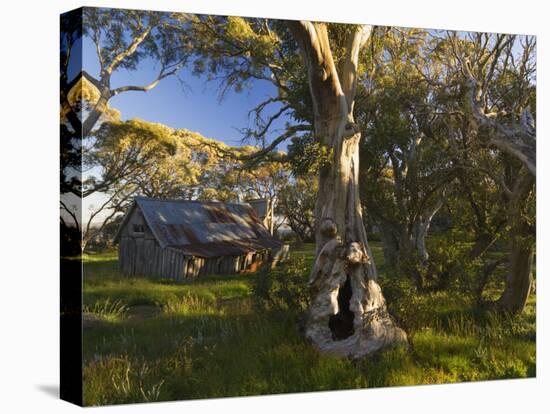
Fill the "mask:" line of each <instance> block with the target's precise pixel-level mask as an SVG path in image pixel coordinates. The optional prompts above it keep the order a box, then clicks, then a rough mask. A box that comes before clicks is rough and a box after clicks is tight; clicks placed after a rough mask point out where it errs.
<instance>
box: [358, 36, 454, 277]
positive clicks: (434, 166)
mask: <svg viewBox="0 0 550 414" xmlns="http://www.w3.org/2000/svg"><path fill="white" fill-rule="evenodd" d="M428 43H429V34H428V32H426V31H424V30H419V29H401V28H388V29H387V30H386V31H385V32H384V33H383V35H382V37H381V39H380V46H379V50H378V51H376V52H375V55H374V56H373V62H372V63H371V65H372V66H373V69H372V73H373V75H372V76H371V79H370V82H369V84H368V91H366V93H365V94H364V98H363V99H362V100H361V106H360V108H359V109H360V113H359V119H360V122H361V123H362V124H363V125H364V128H363V129H364V131H365V135H366V137H367V139H366V140H364V142H363V145H362V147H361V156H362V159H363V160H364V161H367V163H366V165H365V164H363V168H362V170H361V173H362V178H363V184H362V190H363V200H364V204H365V206H366V207H367V211H368V213H369V216H370V217H371V218H372V219H373V220H374V222H375V223H376V224H377V225H378V227H379V229H380V232H381V236H382V241H383V247H384V258H385V262H386V264H387V265H390V266H392V267H396V266H397V265H399V264H400V263H401V264H402V263H403V262H408V261H409V259H414V261H419V262H420V264H426V263H427V261H428V259H429V254H428V251H427V248H426V236H427V233H428V230H429V228H430V225H431V222H432V219H433V217H434V216H435V214H436V213H437V212H438V211H439V210H440V209H441V207H442V206H443V204H444V199H445V187H446V186H447V185H448V184H449V183H450V181H451V180H452V179H453V170H452V166H451V164H450V160H449V159H448V158H447V157H446V156H445V153H444V152H442V151H441V149H442V148H441V137H440V132H441V131H440V129H439V126H438V125H439V124H438V122H437V120H438V117H439V116H440V107H441V104H440V103H439V102H438V97H437V96H436V95H435V94H434V91H433V90H432V89H431V88H430V85H428V84H426V83H425V82H424V79H423V77H422V76H420V74H419V73H418V71H417V68H420V67H429V69H430V71H432V72H437V71H438V70H439V68H438V67H437V65H436V64H435V62H434V61H433V60H431V58H430V56H427V55H426V54H425V53H424V49H425V48H426V47H427V44H428ZM407 271H408V272H413V269H408V270H407ZM417 276H419V275H417ZM417 279H418V277H417ZM417 281H418V283H419V284H420V285H421V284H422V280H421V279H418V280H417Z"/></svg>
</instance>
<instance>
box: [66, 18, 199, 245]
mask: <svg viewBox="0 0 550 414" xmlns="http://www.w3.org/2000/svg"><path fill="white" fill-rule="evenodd" d="M185 21H186V16H185V15H181V14H178V15H176V14H173V13H162V12H151V11H140V10H122V9H107V8H83V9H79V10H75V11H73V12H69V13H67V14H66V15H64V16H63V17H62V27H61V55H60V101H61V125H60V127H61V154H62V155H61V177H60V178H61V180H60V186H61V193H62V203H61V209H62V216H61V220H62V225H63V226H62V231H67V232H70V231H71V230H69V229H68V225H69V224H68V223H67V221H66V220H64V218H63V216H65V217H70V218H72V219H75V218H76V219H77V220H73V221H75V222H76V227H75V228H76V231H77V233H79V234H80V235H81V233H82V223H80V222H79V218H81V216H82V212H81V211H80V208H79V207H78V206H79V205H81V204H82V202H81V199H82V198H84V197H88V196H90V195H92V194H94V193H105V192H108V191H110V190H111V189H112V187H113V186H114V185H117V183H118V181H119V180H121V178H122V177H121V176H115V175H111V174H104V176H103V177H101V179H97V177H96V176H94V177H90V176H88V175H87V174H86V172H87V168H88V167H89V166H86V165H83V154H84V153H85V152H87V151H88V149H89V148H90V146H91V145H92V144H93V139H94V138H93V131H94V128H96V127H97V126H98V124H100V123H101V122H102V121H103V120H109V119H112V117H113V116H116V111H114V110H113V109H112V108H110V107H109V101H110V99H111V98H112V97H114V96H116V95H119V94H121V93H127V92H132V91H135V92H147V91H149V90H151V89H153V88H154V87H156V86H157V85H158V84H159V83H160V82H161V81H162V80H163V79H166V78H168V77H178V72H179V70H180V69H181V68H183V66H184V65H185V64H186V63H187V60H188V57H189V38H188V36H187V33H188V31H187V30H186V24H185ZM85 40H86V41H91V43H92V45H93V47H94V50H95V51H96V57H97V64H98V67H99V74H98V76H97V77H95V76H92V75H91V74H90V73H87V72H85V71H81V68H82V65H83V63H84V62H83V60H82V55H83V52H82V48H83V44H84V43H85ZM148 59H152V60H153V61H154V62H156V63H157V64H158V67H159V70H158V73H157V75H156V76H155V77H154V79H151V80H150V81H149V82H148V83H146V84H127V85H120V86H117V87H113V86H112V85H111V79H112V77H113V75H114V74H115V73H116V72H117V71H120V70H127V71H136V70H138V69H139V68H140V67H141V65H142V63H144V62H145V61H147V60H148ZM89 141H92V143H90V142H89ZM75 200H78V201H76V202H73V201H75ZM92 214H96V215H97V214H99V211H95V212H92ZM73 227H74V226H73Z"/></svg>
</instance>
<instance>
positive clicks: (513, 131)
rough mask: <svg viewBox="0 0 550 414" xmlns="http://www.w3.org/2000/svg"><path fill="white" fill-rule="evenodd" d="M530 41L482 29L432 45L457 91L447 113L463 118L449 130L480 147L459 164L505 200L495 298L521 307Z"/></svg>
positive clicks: (529, 184) (526, 246) (527, 260)
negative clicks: (505, 255) (501, 276)
mask: <svg viewBox="0 0 550 414" xmlns="http://www.w3.org/2000/svg"><path fill="white" fill-rule="evenodd" d="M535 47H536V43H535V38H534V37H531V36H516V35H498V34H487V33H475V34H468V35H464V34H457V33H448V34H447V35H446V36H444V38H442V39H441V40H440V42H439V45H438V51H439V52H438V53H439V55H440V56H441V59H442V61H443V64H444V65H446V67H447V75H448V76H449V77H450V78H451V81H450V82H447V83H448V84H454V85H455V89H456V93H458V96H459V97H460V99H457V100H456V103H455V110H454V112H453V116H454V117H455V119H456V121H457V122H462V123H463V124H464V125H466V126H467V128H462V129H460V130H458V129H457V130H455V131H453V132H454V138H453V141H454V142H455V143H457V142H460V140H462V141H463V142H467V143H468V144H469V147H468V148H467V149H468V150H470V151H471V150H472V149H473V148H474V149H475V148H476V147H477V152H476V153H477V154H484V156H483V158H479V157H477V158H476V157H471V156H470V157H464V159H466V162H464V163H463V164H462V165H461V167H466V168H470V169H474V168H475V169H477V171H478V172H483V173H484V174H486V175H487V176H488V177H489V178H490V179H491V180H492V181H493V182H494V184H495V185H496V186H497V188H498V189H499V193H500V195H501V199H502V200H503V202H504V206H505V214H504V217H505V219H506V222H505V226H506V230H507V231H506V233H507V237H508V240H509V244H510V251H509V266H508V276H507V279H506V283H505V288H504V292H503V294H502V296H501V297H500V298H499V300H498V301H497V302H496V305H497V307H498V308H499V309H502V310H505V311H510V312H521V311H522V310H523V308H524V306H525V303H526V301H527V298H528V296H529V293H530V291H531V286H532V264H533V256H534V247H535V237H534V236H535V192H534V191H535V186H534V184H535V176H536V162H535V158H536V157H535V154H536V130H535V124H534V117H535V116H536V114H532V113H531V111H530V108H535V83H536V62H535ZM465 132H466V134H465ZM453 141H451V142H453ZM458 148H459V147H458V146H457V147H455V149H458ZM462 149H466V148H462ZM462 153H463V154H464V151H462ZM472 207H474V205H472ZM476 214H477V213H476ZM480 222H481V221H480ZM489 240H490V238H489Z"/></svg>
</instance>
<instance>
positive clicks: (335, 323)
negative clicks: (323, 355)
mask: <svg viewBox="0 0 550 414" xmlns="http://www.w3.org/2000/svg"><path fill="white" fill-rule="evenodd" d="M351 295H352V291H351V282H350V280H349V277H346V281H345V282H344V284H343V285H342V286H340V289H339V290H338V313H337V314H336V315H332V316H331V317H330V318H329V321H328V326H329V328H330V330H331V332H332V340H333V341H341V340H343V339H346V338H349V337H350V336H352V335H353V333H354V332H355V329H354V327H353V319H354V318H355V315H354V314H353V312H352V311H351V310H350V308H349V303H350V300H351Z"/></svg>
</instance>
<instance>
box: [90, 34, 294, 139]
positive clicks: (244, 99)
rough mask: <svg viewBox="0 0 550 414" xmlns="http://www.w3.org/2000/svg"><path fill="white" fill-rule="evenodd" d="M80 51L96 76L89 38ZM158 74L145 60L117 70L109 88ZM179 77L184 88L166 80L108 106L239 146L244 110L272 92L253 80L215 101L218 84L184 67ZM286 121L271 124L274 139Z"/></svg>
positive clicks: (245, 118)
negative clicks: (129, 69)
mask: <svg viewBox="0 0 550 414" xmlns="http://www.w3.org/2000/svg"><path fill="white" fill-rule="evenodd" d="M83 51H84V53H83V55H84V59H83V60H84V62H83V67H84V69H85V70H86V71H87V72H88V73H89V74H90V75H92V76H94V77H97V76H98V75H99V63H98V60H97V55H96V52H95V47H94V45H93V43H92V42H91V40H90V39H88V38H84V41H83ZM157 74H158V67H157V65H156V62H154V61H152V60H147V61H145V62H143V63H142V64H141V65H140V67H139V68H138V70H135V71H128V70H123V69H121V70H118V71H116V72H115V73H113V76H112V79H111V87H112V88H116V87H119V86H122V85H146V84H148V83H150V82H151V81H152V80H154V79H155V78H156V76H157ZM179 75H180V78H181V79H182V80H183V81H184V82H185V88H183V87H182V85H181V84H180V82H179V81H178V79H176V78H175V77H168V78H166V79H163V80H162V81H161V82H160V83H159V84H158V85H157V86H156V87H155V88H153V89H152V90H150V91H148V92H146V93H144V92H133V91H130V92H124V93H121V94H120V95H117V96H115V97H113V98H112V99H111V100H110V101H109V104H110V106H111V107H113V108H116V109H118V110H119V111H120V112H121V115H122V119H124V120H126V119H131V118H141V119H143V120H145V121H149V122H159V123H162V124H165V125H167V126H170V127H173V128H186V129H189V130H191V131H196V132H199V133H201V134H202V135H204V136H206V137H208V138H214V139H218V140H220V141H224V142H226V143H227V144H230V145H240V144H241V139H242V134H241V133H240V132H239V131H238V129H242V128H245V127H248V126H250V127H252V124H250V125H249V120H248V111H250V109H252V108H253V107H254V106H256V105H257V104H259V103H260V102H262V101H263V100H265V99H266V98H267V97H269V96H273V95H274V94H275V93H276V90H275V87H274V86H273V85H272V84H271V83H269V82H267V81H256V82H254V84H253V87H252V88H251V89H248V90H245V91H243V92H241V93H236V92H234V91H230V92H228V93H226V95H225V97H224V99H223V100H222V101H220V100H219V92H220V83H219V82H218V81H210V82H208V81H207V79H206V77H204V76H203V77H197V76H194V75H193V74H192V73H191V71H190V69H189V68H183V69H182V70H181V71H180V72H179ZM275 109H276V107H274V108H272V111H273V112H275ZM285 121H286V120H281V121H280V122H277V123H275V124H274V128H275V130H274V131H273V136H276V129H278V128H282V127H284V122H285ZM268 138H270V137H269V136H268ZM268 141H269V140H268Z"/></svg>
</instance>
